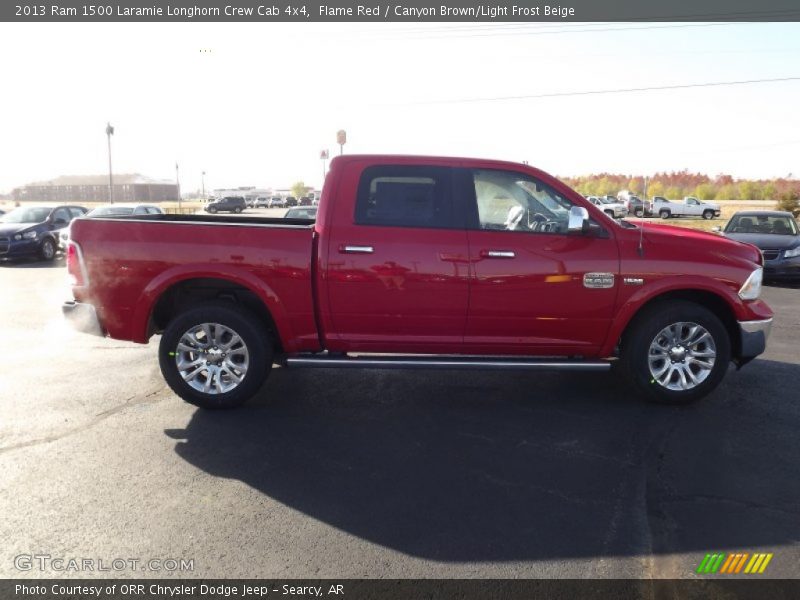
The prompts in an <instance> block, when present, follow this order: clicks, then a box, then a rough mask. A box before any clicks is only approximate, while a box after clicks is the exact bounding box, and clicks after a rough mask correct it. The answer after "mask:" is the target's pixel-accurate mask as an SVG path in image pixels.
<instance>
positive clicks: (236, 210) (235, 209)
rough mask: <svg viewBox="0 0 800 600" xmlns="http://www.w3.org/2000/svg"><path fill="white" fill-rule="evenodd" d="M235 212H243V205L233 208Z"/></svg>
mask: <svg viewBox="0 0 800 600" xmlns="http://www.w3.org/2000/svg"><path fill="white" fill-rule="evenodd" d="M233 212H235V213H236V214H237V215H238V214H239V213H240V212H242V207H241V206H237V207H236V208H234V209H233Z"/></svg>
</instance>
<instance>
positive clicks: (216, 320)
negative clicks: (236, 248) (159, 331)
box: [158, 302, 273, 408]
mask: <svg viewBox="0 0 800 600" xmlns="http://www.w3.org/2000/svg"><path fill="white" fill-rule="evenodd" d="M269 340H270V338H269V335H268V333H267V331H266V329H265V328H264V326H263V325H262V323H261V322H260V321H259V319H257V318H256V317H255V316H254V315H253V314H251V313H250V312H248V311H245V310H244V309H242V308H241V307H239V306H237V305H234V304H231V303H227V302H209V303H206V304H201V305H198V306H196V307H195V308H190V309H189V310H187V311H186V312H184V313H183V314H181V315H180V316H178V317H176V318H175V319H173V320H172V321H171V322H170V323H169V325H168V326H167V328H166V329H165V330H164V335H163V336H162V337H161V343H160V344H159V349H158V362H159V365H160V367H161V373H162V375H163V376H164V379H165V380H166V382H167V384H168V385H169V387H171V388H172V390H173V391H174V392H175V393H176V394H177V395H178V396H180V397H181V398H183V399H184V400H186V401H187V402H189V403H191V404H194V405H196V406H200V407H202V408H234V407H236V406H239V405H241V404H243V403H244V402H246V401H247V400H249V399H250V398H251V397H252V396H254V395H255V393H256V392H257V391H258V390H259V389H260V388H261V386H262V385H263V383H264V381H265V380H266V378H267V376H268V375H269V372H270V370H271V368H272V357H273V349H272V344H271V343H270V341H269Z"/></svg>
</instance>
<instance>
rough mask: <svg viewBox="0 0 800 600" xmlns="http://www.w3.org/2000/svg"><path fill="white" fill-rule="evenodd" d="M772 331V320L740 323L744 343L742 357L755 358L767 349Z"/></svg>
mask: <svg viewBox="0 0 800 600" xmlns="http://www.w3.org/2000/svg"><path fill="white" fill-rule="evenodd" d="M771 330H772V319H764V320H763V321H739V332H740V337H741V341H742V345H741V357H740V358H743V359H748V358H755V357H756V356H758V355H759V354H761V353H763V352H764V350H765V349H766V347H767V339H768V338H769V333H770V331H771Z"/></svg>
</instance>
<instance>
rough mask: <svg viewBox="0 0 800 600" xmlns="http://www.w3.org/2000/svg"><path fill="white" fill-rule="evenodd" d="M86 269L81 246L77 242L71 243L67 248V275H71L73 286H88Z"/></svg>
mask: <svg viewBox="0 0 800 600" xmlns="http://www.w3.org/2000/svg"><path fill="white" fill-rule="evenodd" d="M84 269H85V267H84V264H83V254H82V253H81V248H80V246H78V244H76V243H75V242H70V243H69V245H68V246H67V273H69V279H70V284H71V285H73V286H84V285H86V273H85V271H84Z"/></svg>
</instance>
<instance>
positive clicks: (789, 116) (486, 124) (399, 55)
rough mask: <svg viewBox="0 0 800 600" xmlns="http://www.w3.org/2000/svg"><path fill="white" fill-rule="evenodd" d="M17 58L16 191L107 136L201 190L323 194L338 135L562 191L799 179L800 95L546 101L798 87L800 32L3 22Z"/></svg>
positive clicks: (10, 133)
mask: <svg viewBox="0 0 800 600" xmlns="http://www.w3.org/2000/svg"><path fill="white" fill-rule="evenodd" d="M0 56H2V57H3V59H2V61H0V81H2V84H3V94H2V96H3V106H2V111H0V192H9V191H11V189H12V188H14V187H16V186H20V185H24V184H26V183H30V182H33V181H41V180H46V179H52V178H54V177H57V176H59V175H88V174H106V173H107V172H108V154H107V152H108V151H107V145H106V135H105V127H106V123H107V122H110V123H111V124H112V125H113V126H114V127H115V135H114V136H113V138H112V157H113V165H114V172H115V173H141V174H144V175H146V176H149V177H153V178H159V179H174V178H175V175H176V173H175V164H176V162H177V163H178V164H179V167H180V171H179V175H180V182H181V187H182V189H183V192H184V193H186V192H188V191H191V190H195V189H199V188H200V185H201V172H202V171H206V176H205V184H206V188H207V190H209V189H214V188H223V187H235V186H259V187H274V188H285V187H289V186H290V185H291V184H292V183H293V182H295V181H298V180H302V181H304V182H305V183H306V184H308V185H312V186H315V187H319V185H320V184H321V182H322V173H323V164H322V161H321V160H320V158H319V155H320V151H321V150H322V149H328V150H329V151H330V153H331V156H333V155H335V154H337V153H338V151H339V148H338V146H337V144H336V132H337V130H339V129H345V130H346V131H347V144H346V145H345V147H344V151H345V153H351V154H352V153H400V154H427V155H449V156H470V157H484V158H498V159H505V160H512V161H519V162H521V161H528V162H529V163H530V164H532V165H534V166H537V167H539V168H542V169H544V170H545V171H548V172H550V173H553V174H555V175H560V176H576V175H584V174H590V173H600V172H613V173H625V174H637V175H649V174H653V173H655V172H656V171H665V170H666V171H670V170H680V169H689V170H691V171H699V172H702V173H707V174H709V175H712V176H713V175H716V174H718V173H728V174H732V175H733V176H734V177H737V178H771V177H785V176H787V175H788V174H789V173H793V174H794V176H795V177H800V110H798V106H800V102H799V101H800V80H794V81H784V82H769V83H759V84H749V85H735V86H714V87H696V88H685V89H668V90H650V91H638V92H625V93H608V94H580V95H558V96H551V97H541V96H542V95H546V94H564V93H566V94H574V93H576V92H593V91H604V90H614V89H631V88H645V87H663V86H675V85H693V84H699V83H718V82H730V81H744V80H760V79H775V78H789V77H797V78H800V60H798V59H800V24H795V23H784V24H779V23H766V24H765V23H761V24H759V23H738V24H729V23H723V24H686V23H673V24H669V23H618V24H613V23H600V24H597V23H595V24H574V23H572V24H570V23H555V24H547V23H538V24H519V23H517V24H487V23H485V24H480V23H471V24H463V23H451V24H442V23H430V24H423V23H419V24H416V23H413V24H401V23H379V24H294V23H278V24H272V23H163V24H162V23H158V24H154V23H113V24H94V23H70V24H63V23H14V24H11V23H2V24H0ZM520 96H522V97H521V98H519V97H520ZM535 96H539V97H535ZM509 97H511V98H509Z"/></svg>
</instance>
